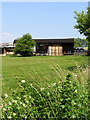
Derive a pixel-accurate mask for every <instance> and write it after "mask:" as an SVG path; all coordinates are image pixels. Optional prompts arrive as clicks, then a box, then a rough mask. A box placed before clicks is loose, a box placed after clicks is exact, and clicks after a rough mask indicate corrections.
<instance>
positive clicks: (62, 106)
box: [2, 64, 88, 120]
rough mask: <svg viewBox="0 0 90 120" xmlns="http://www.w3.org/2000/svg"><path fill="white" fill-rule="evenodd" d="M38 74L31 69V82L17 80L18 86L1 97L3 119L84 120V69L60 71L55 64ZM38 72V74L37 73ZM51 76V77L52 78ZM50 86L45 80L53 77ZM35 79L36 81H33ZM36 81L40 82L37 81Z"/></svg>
mask: <svg viewBox="0 0 90 120" xmlns="http://www.w3.org/2000/svg"><path fill="white" fill-rule="evenodd" d="M43 70H45V74H44V78H45V79H46V81H45V83H46V84H45V86H44V85H42V82H43V80H42V79H41V77H40V76H42V71H40V72H38V71H37V70H35V69H34V74H35V76H33V75H31V74H30V78H32V80H34V82H32V83H27V82H26V81H25V80H24V79H19V78H18V83H17V84H18V87H17V88H16V89H15V90H14V91H13V90H12V92H11V93H12V94H11V95H8V94H5V95H3V96H2V97H3V104H2V111H3V112H2V118H3V119H31V118H33V119H71V120H72V119H88V89H87V87H88V85H87V82H88V77H87V76H88V75H87V73H88V72H87V71H88V69H87V66H86V65H82V66H78V65H75V66H74V67H71V66H70V67H68V68H67V69H62V68H61V66H60V65H59V64H55V65H53V66H50V71H47V69H43ZM39 73H41V74H39ZM54 75H55V76H54ZM53 77H54V79H55V80H53V81H52V82H51V83H50V82H48V81H49V79H51V78H53ZM36 78H37V79H36ZM39 79H40V82H41V84H40V82H39V81H37V80H39Z"/></svg>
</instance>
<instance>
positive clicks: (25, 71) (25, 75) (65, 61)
mask: <svg viewBox="0 0 90 120" xmlns="http://www.w3.org/2000/svg"><path fill="white" fill-rule="evenodd" d="M87 64H88V57H87V56H33V57H10V56H6V57H2V75H3V80H2V93H3V94H5V93H8V94H9V95H10V93H11V90H10V88H11V89H12V90H14V89H16V88H17V86H18V82H19V81H21V80H25V81H26V83H33V84H34V85H35V86H39V87H48V85H50V84H53V83H54V82H57V81H59V80H60V79H62V78H64V77H65V76H66V75H67V72H68V71H70V72H72V71H73V69H74V68H75V66H86V65H87ZM54 68H55V70H54ZM58 68H60V72H59V74H58V72H57V71H56V70H57V69H58ZM82 75H83V74H82ZM85 77H86V76H82V79H84V81H85V79H86V78H85Z"/></svg>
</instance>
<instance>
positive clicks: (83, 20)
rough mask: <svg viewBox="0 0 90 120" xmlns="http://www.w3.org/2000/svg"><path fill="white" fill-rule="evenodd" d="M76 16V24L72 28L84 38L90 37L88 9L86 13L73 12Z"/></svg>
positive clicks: (89, 10)
mask: <svg viewBox="0 0 90 120" xmlns="http://www.w3.org/2000/svg"><path fill="white" fill-rule="evenodd" d="M74 13H75V14H76V16H75V19H76V21H77V24H76V25H75V26H74V28H76V29H79V32H80V34H82V33H83V34H84V35H85V36H86V37H90V8H89V7H88V8H87V12H86V13H84V11H82V12H81V13H77V12H76V11H75V12H74Z"/></svg>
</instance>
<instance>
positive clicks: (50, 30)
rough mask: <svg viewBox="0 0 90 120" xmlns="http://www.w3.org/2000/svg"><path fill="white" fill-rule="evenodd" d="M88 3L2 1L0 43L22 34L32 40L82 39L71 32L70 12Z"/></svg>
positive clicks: (82, 9) (10, 40) (74, 32)
mask: <svg viewBox="0 0 90 120" xmlns="http://www.w3.org/2000/svg"><path fill="white" fill-rule="evenodd" d="M86 7H88V2H56V3H55V2H45V3H44V2H5V3H4V2H3V3H2V35H3V36H2V40H3V42H13V40H14V39H16V38H18V37H21V36H22V35H23V34H25V33H30V34H31V36H32V38H77V37H80V38H84V36H83V35H80V34H79V32H78V30H76V29H74V25H75V24H76V20H75V19H74V16H75V14H74V11H77V12H81V11H86Z"/></svg>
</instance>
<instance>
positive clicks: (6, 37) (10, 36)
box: [0, 32, 20, 43]
mask: <svg viewBox="0 0 90 120" xmlns="http://www.w3.org/2000/svg"><path fill="white" fill-rule="evenodd" d="M19 37H20V35H15V34H12V33H8V32H3V33H2V37H0V42H2V43H6V42H13V40H14V39H17V38H19Z"/></svg>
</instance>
